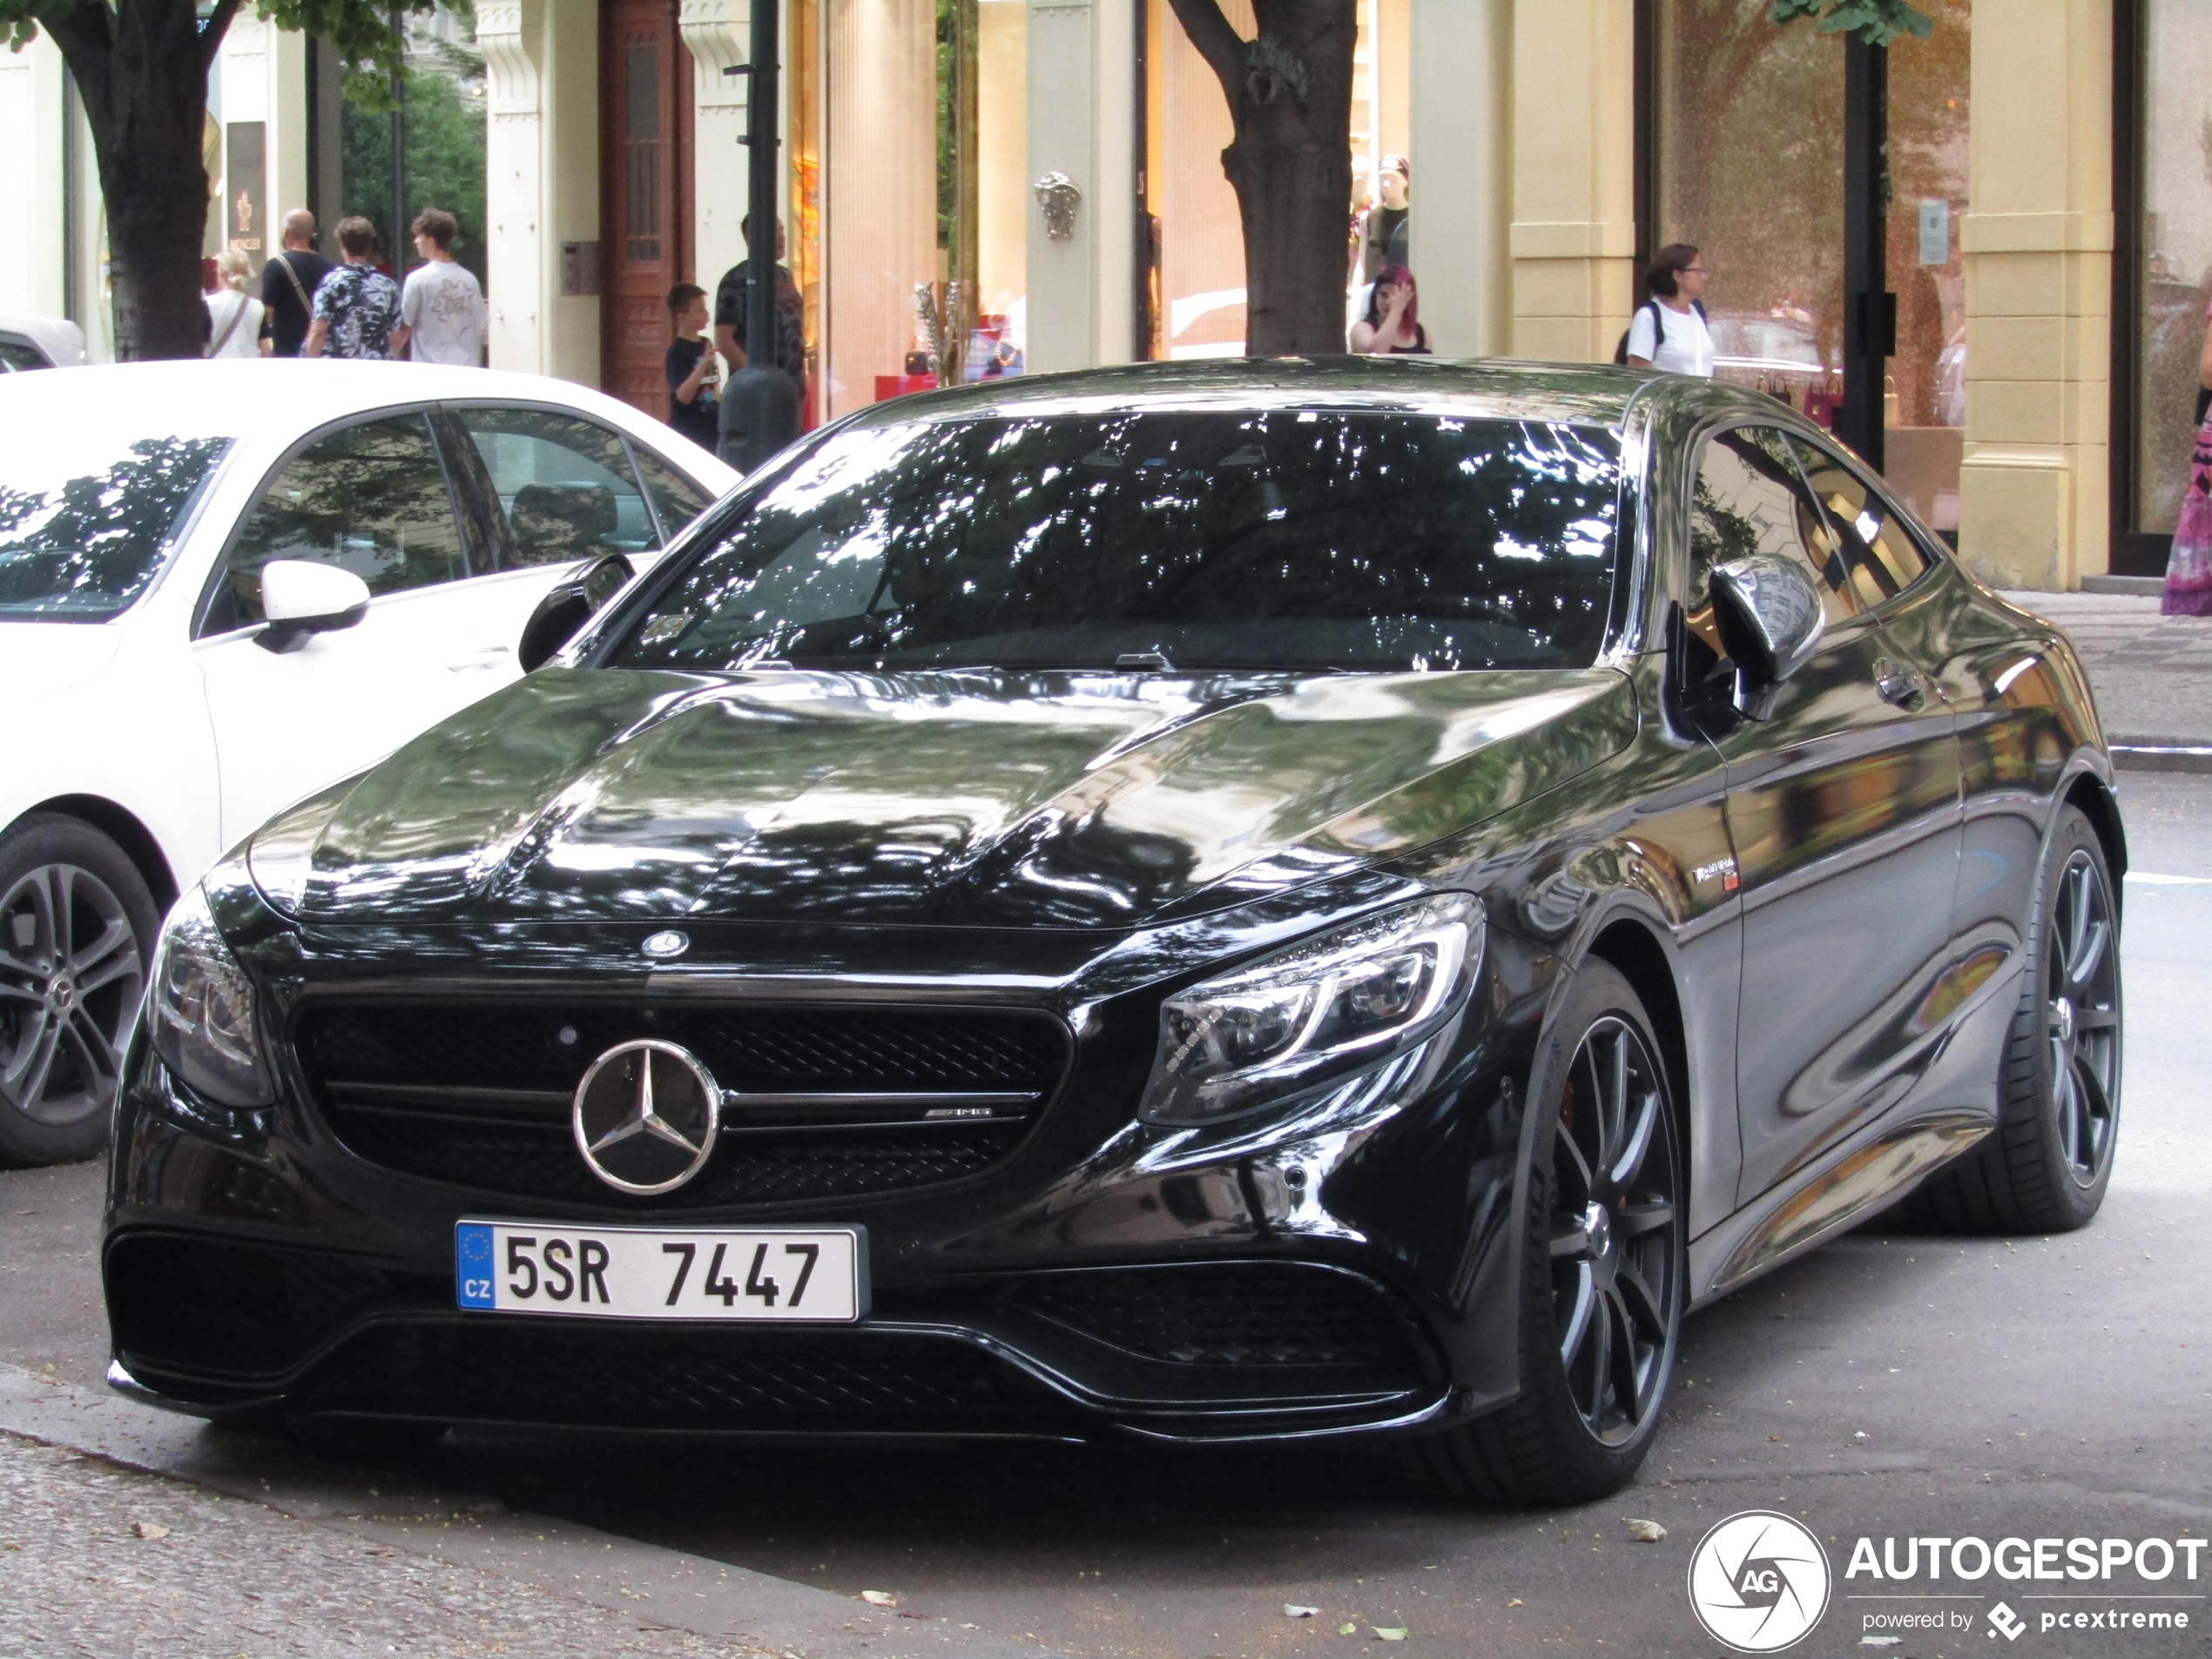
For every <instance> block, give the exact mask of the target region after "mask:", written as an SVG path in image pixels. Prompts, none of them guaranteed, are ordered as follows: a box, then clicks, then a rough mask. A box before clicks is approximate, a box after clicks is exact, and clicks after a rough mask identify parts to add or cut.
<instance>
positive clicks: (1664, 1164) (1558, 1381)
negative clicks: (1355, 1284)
mask: <svg viewBox="0 0 2212 1659" xmlns="http://www.w3.org/2000/svg"><path fill="white" fill-rule="evenodd" d="M1659 1055H1660V1049H1659V1045H1658V1042H1657V1041H1656V1038H1655V1036H1654V1035H1653V1032H1652V1028H1651V1022H1650V1020H1649V1017H1648V1016H1647V1015H1645V1013H1644V1010H1643V1005H1642V1003H1641V1002H1640V1001H1638V1000H1637V998H1636V994H1635V990H1634V989H1633V988H1631V987H1630V986H1629V982H1628V981H1626V980H1625V979H1623V978H1622V976H1621V975H1620V974H1618V973H1617V972H1615V970H1614V969H1613V968H1611V967H1609V966H1608V965H1607V964H1606V963H1604V962H1601V961H1590V962H1586V963H1584V964H1583V966H1582V967H1581V968H1578V969H1576V970H1575V981H1574V983H1573V984H1572V985H1571V986H1570V987H1569V988H1568V990H1567V992H1566V994H1565V995H1564V996H1563V997H1562V999H1561V1004H1560V1007H1559V1008H1558V1009H1557V1010H1556V1011H1555V1012H1554V1015H1553V1017H1552V1022H1551V1025H1550V1028H1549V1031H1548V1035H1547V1036H1546V1037H1545V1039H1544V1042H1543V1045H1542V1048H1541V1052H1540V1054H1539V1055H1538V1058H1537V1062H1536V1065H1535V1068H1534V1072H1533V1074H1532V1075H1531V1076H1530V1079H1529V1085H1528V1106H1527V1109H1528V1111H1529V1113H1530V1115H1531V1116H1532V1117H1533V1118H1534V1125H1533V1128H1534V1136H1533V1138H1532V1142H1531V1144H1533V1146H1534V1149H1535V1150H1534V1163H1533V1167H1532V1168H1531V1169H1530V1170H1529V1171H1528V1184H1527V1185H1528V1214H1527V1235H1526V1236H1527V1272H1526V1273H1525V1274H1524V1275H1523V1277H1522V1279H1521V1306H1520V1310H1519V1312H1520V1321H1521V1396H1520V1398H1519V1399H1516V1400H1515V1401H1514V1403H1513V1404H1512V1405H1511V1406H1507V1408H1506V1409H1505V1410H1504V1411H1501V1412H1498V1413H1494V1414H1493V1415H1491V1416H1488V1417H1486V1418H1482V1419H1480V1420H1476V1421H1475V1422H1474V1423H1471V1424H1468V1425H1467V1426H1464V1427H1461V1428H1455V1429H1452V1430H1447V1431H1446V1432H1445V1433H1440V1434H1436V1435H1433V1436H1430V1437H1428V1438H1426V1439H1425V1440H1421V1441H1420V1442H1418V1443H1417V1447H1416V1452H1417V1455H1418V1457H1419V1459H1420V1466H1421V1468H1422V1470H1423V1472H1424V1473H1425V1474H1426V1475H1427V1476H1428V1477H1429V1479H1430V1480H1431V1481H1432V1482H1433V1484H1434V1485H1436V1486H1438V1487H1440V1488H1441V1489H1442V1490H1444V1491H1445V1492H1447V1493H1449V1494H1453V1495H1455V1496H1460V1497H1471V1498H1481V1499H1487V1500H1492V1501H1499V1500H1502V1501H1507V1502H1515V1503H1549V1502H1557V1501H1573V1500H1577V1499H1586V1498H1595V1497H1602V1496H1603V1495H1604V1494H1607V1493H1609V1492H1614V1491H1617V1490H1618V1489H1619V1488H1620V1487H1622V1486H1624V1485H1625V1484H1627V1482H1628V1481H1629V1479H1630V1477H1632V1476H1633V1475H1634V1474H1635V1471H1636V1467H1637V1466H1638V1465H1639V1464H1641V1463H1642V1461H1643V1456H1644V1453H1645V1452H1646V1451H1647V1450H1648V1449H1649V1447H1650V1444H1651V1437H1652V1434H1653V1433H1654V1431H1655V1430H1656V1427H1657V1425H1658V1420H1659V1413H1660V1410H1661V1407H1662V1406H1663V1405H1664V1403H1665V1400H1666V1393H1667V1379H1668V1377H1669V1373H1670V1372H1672V1371H1673V1369H1674V1360H1675V1347H1676V1340H1677V1336H1678V1333H1679V1332H1680V1330H1681V1325H1682V1312H1683V1300H1684V1289H1685V1284H1686V1268H1685V1265H1684V1260H1685V1258H1684V1255H1683V1222H1684V1210H1685V1203H1686V1196H1687V1195H1686V1194H1685V1192H1684V1190H1683V1175H1682V1172H1683V1166H1684V1159H1683V1149H1682V1146H1681V1143H1680V1136H1679V1135H1678V1133H1677V1130H1676V1111H1675V1103H1674V1100H1673V1097H1672V1093H1671V1089H1670V1086H1669V1082H1668V1080H1667V1073H1666V1069H1665V1067H1664V1066H1663V1064H1662V1062H1661V1060H1660V1057H1659Z"/></svg>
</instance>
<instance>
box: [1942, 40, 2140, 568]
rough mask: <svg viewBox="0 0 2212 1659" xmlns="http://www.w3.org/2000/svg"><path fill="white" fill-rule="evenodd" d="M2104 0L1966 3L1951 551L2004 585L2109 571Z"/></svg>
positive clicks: (2107, 52) (2108, 143)
mask: <svg viewBox="0 0 2212 1659" xmlns="http://www.w3.org/2000/svg"><path fill="white" fill-rule="evenodd" d="M2112 5H2113V0H1976V4H1975V6H1974V44H1973V128H1972V132H1971V138H1970V143H1971V146H1972V184H1971V187H1970V193H1969V196H1968V201H1969V207H1968V211H1967V212H1966V218H1965V219H1964V221H1963V223H1962V224H1961V226H1960V229H1959V242H1960V246H1961V248H1962V249H1963V250H1964V252H1965V253H1966V466H1965V469H1964V470H1963V472H1962V474H1961V475H1960V481H1959V554H1960V556H1961V557H1962V558H1963V559H1964V560H1965V561H1966V565H1967V568H1968V569H1970V570H1973V572H1974V573H1975V574H1976V575H1978V576H1979V577H1982V578H1983V579H1984V580H1985V581H1988V582H1991V583H1996V584H1997V585H1999V586H2003V587H2020V588H2074V587H2079V586H2080V583H2081V578H2082V577H2085V576H2094V575H2098V574H2101V572H2103V571H2104V570H2106V569H2107V561H2108V544H2109V529H2110V517H2109V513H2108V494H2109V491H2108V489H2107V480H2108V476H2109V475H2108V473H2107V451H2108V448H2109V443H2108V439H2109V435H2110V431H2111V426H2110V420H2111V402H2110V397H2111V385H2110V381H2111V362H2112V245H2113V201H2112V125H2113V108H2112V70H2113V64H2112Z"/></svg>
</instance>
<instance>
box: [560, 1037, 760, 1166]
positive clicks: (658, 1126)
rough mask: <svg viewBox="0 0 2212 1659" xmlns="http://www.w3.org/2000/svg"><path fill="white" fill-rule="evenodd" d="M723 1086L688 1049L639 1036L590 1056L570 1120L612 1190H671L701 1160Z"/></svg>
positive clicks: (710, 1142)
mask: <svg viewBox="0 0 2212 1659" xmlns="http://www.w3.org/2000/svg"><path fill="white" fill-rule="evenodd" d="M721 1116H722V1088H721V1085H720V1084H718V1083H717V1082H715V1081H714V1075H713V1074H712V1073H711V1072H710V1071H708V1070H707V1069H706V1068H705V1066H703V1065H701V1064H700V1063H699V1062H698V1058H697V1057H696V1056H695V1055H692V1053H691V1050H690V1049H681V1048H678V1046H677V1045H676V1044H675V1043H672V1042H659V1041H658V1040H656V1039H653V1038H651V1037H641V1038H639V1039H637V1041H636V1042H618V1043H617V1044H616V1045H615V1046H614V1047H613V1048H611V1049H608V1050H607V1051H606V1053H604V1054H603V1055H600V1056H599V1057H598V1058H597V1060H595V1061H593V1062H591V1069H590V1070H589V1071H587V1072H585V1073H584V1074H583V1082H580V1083H578V1084H577V1089H576V1102H575V1104H574V1105H573V1106H572V1107H571V1108H570V1122H571V1123H572V1125H573V1126H574V1129H575V1131H576V1148H577V1151H579V1152H581V1153H583V1161H584V1163H587V1164H589V1165H590V1169H591V1173H592V1174H594V1175H596V1176H597V1177H599V1178H600V1179H601V1180H602V1181H604V1182H605V1183H606V1184H608V1185H609V1186H610V1187H612V1188H614V1189H615V1190H616V1191H617V1192H635V1193H653V1192H672V1191H674V1190H676V1189H677V1188H678V1187H680V1186H682V1185H683V1184H685V1182H686V1181H689V1180H690V1179H691V1177H693V1176H695V1175H697V1174H698V1172H699V1171H700V1170H703V1169H705V1167H706V1161H707V1159H708V1158H710V1157H712V1156H713V1155H714V1136H715V1131H716V1130H718V1128H719V1127H720V1124H721Z"/></svg>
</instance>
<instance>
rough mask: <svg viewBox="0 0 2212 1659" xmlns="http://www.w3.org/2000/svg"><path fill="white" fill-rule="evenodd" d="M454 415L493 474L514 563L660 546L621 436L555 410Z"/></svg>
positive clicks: (474, 411) (479, 410) (565, 560)
mask: <svg viewBox="0 0 2212 1659" xmlns="http://www.w3.org/2000/svg"><path fill="white" fill-rule="evenodd" d="M454 414H455V416H456V417H457V418H458V419H459V421H461V424H462V426H463V427H464V428H467V430H468V433H469V437H470V438H472V439H474V440H475V445H476V452H477V454H479V455H482V457H483V462H484V470H485V471H486V472H488V473H489V474H490V475H491V482H492V488H493V489H494V490H496V492H497V493H498V496H499V509H500V511H501V512H502V514H504V515H505V516H506V519H507V528H508V532H509V541H510V544H511V547H512V550H513V556H514V558H515V561H516V563H521V564H563V563H570V562H571V561H574V560H577V559H584V558H591V557H594V556H597V555H599V554H603V553H642V552H644V551H646V550H650V549H652V548H656V547H658V546H659V545H660V536H659V534H658V530H657V529H656V528H655V525H654V523H653V515H652V512H651V509H649V508H648V507H647V506H646V504H645V497H644V492H643V491H642V490H640V489H638V487H637V474H636V473H634V472H633V471H632V470H631V465H630V453H629V450H628V449H627V448H625V446H624V443H623V441H622V439H621V437H620V435H617V434H616V433H613V432H610V431H609V430H608V429H607V428H605V427H603V426H600V425H599V424H597V422H596V421H586V420H583V419H580V418H579V417H577V416H576V415H561V414H556V412H554V411H553V410H550V409H531V408H505V409H501V408H459V409H455V411H454Z"/></svg>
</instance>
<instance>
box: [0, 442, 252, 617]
mask: <svg viewBox="0 0 2212 1659" xmlns="http://www.w3.org/2000/svg"><path fill="white" fill-rule="evenodd" d="M141 430H143V428H141ZM230 442H231V441H230V440H229V439H228V438H218V437H181V436H174V435H163V436H133V435H131V434H130V433H129V432H128V431H127V430H126V431H125V432H123V433H120V434H118V433H116V432H114V431H112V430H110V429H91V430H88V429H86V428H84V427H82V426H76V425H70V426H65V427H64V428H61V429H58V430H56V429H43V430H42V429H38V428H35V427H32V426H29V425H27V426H26V429H24V430H22V431H17V432H10V434H9V435H8V441H7V442H6V443H5V444H4V445H0V621H8V622H105V621H106V620H107V619H108V618H109V617H115V616H119V615H121V614H122V613H123V612H124V611H125V610H127V609H129V608H130V606H131V605H132V604H133V603H134V602H135V601H136V600H137V599H138V596H139V595H140V594H142V593H144V592H145V590H146V587H147V585H148V584H149V583H152V580H153V578H154V576H155V574H156V572H158V570H160V569H161V561H162V559H163V558H164V557H165V556H166V554H167V552H168V549H169V543H170V541H171V538H172V536H175V534H176V532H177V529H178V526H179V524H180V523H182V522H183V520H184V517H185V511H186V509H188V508H189V507H190V506H191V504H192V498H193V496H194V495H195V494H196V493H197V492H198V491H199V487H200V485H201V484H202V483H203V482H205V481H206V478H207V475H208V473H209V471H210V470H211V469H212V468H213V466H214V465H215V463H216V462H217V461H219V459H221V457H222V455H223V452H224V451H225V450H226V449H227V448H230Z"/></svg>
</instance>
